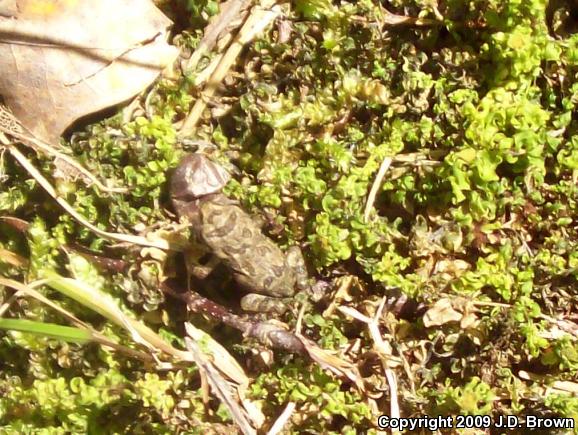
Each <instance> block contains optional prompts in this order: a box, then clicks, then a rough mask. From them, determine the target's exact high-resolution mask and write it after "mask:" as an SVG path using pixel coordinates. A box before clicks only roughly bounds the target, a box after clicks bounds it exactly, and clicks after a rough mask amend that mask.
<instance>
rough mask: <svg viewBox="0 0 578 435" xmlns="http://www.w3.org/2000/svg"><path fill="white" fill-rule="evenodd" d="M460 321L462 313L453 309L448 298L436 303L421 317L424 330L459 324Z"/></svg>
mask: <svg viewBox="0 0 578 435" xmlns="http://www.w3.org/2000/svg"><path fill="white" fill-rule="evenodd" d="M460 320H462V313H460V312H458V311H456V310H455V309H454V308H453V306H452V302H451V301H450V299H448V298H443V299H440V300H439V301H437V302H436V303H435V304H434V306H433V307H431V308H430V309H429V310H427V311H426V313H425V314H424V316H423V324H424V325H425V327H426V328H429V327H430V326H440V325H444V324H446V323H449V322H459V321H460Z"/></svg>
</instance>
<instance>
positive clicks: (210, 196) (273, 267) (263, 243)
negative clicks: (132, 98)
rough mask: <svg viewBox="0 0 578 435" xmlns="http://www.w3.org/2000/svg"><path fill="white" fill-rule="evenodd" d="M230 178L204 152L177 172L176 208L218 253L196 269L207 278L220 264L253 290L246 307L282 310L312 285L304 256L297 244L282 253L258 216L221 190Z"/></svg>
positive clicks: (201, 240)
mask: <svg viewBox="0 0 578 435" xmlns="http://www.w3.org/2000/svg"><path fill="white" fill-rule="evenodd" d="M229 178H230V176H229V174H228V173H227V172H226V171H225V170H224V169H223V168H222V167H220V166H219V165H217V164H215V163H214V162H212V161H211V160H210V159H209V158H208V157H206V156H203V155H201V154H189V155H187V156H185V157H184V158H183V159H182V161H181V162H180V164H179V165H178V167H177V168H176V170H175V172H174V174H173V177H172V180H171V186H170V194H171V198H172V202H173V205H174V208H175V211H176V212H177V214H178V216H179V218H181V219H182V218H186V219H187V220H188V221H189V222H190V223H191V227H192V232H193V234H194V237H195V239H196V240H197V242H199V244H200V245H201V246H203V247H204V248H205V249H206V250H207V251H208V252H209V253H210V254H212V256H213V258H212V260H211V261H210V262H209V263H208V264H207V265H205V266H199V265H197V266H195V267H194V268H193V270H192V272H193V274H194V275H195V276H197V277H200V278H202V277H205V276H207V275H208V273H210V271H211V270H212V269H213V268H214V267H215V266H216V265H217V264H218V263H219V262H220V263H222V264H224V265H225V266H226V267H227V269H228V270H230V271H231V273H232V276H233V278H234V279H235V281H236V282H237V283H238V284H239V285H240V286H241V287H242V288H243V289H245V290H246V291H247V292H249V294H247V295H245V296H244V297H243V298H242V299H241V308H242V309H243V310H245V311H250V312H273V311H274V312H278V313H282V312H284V311H286V306H287V302H288V299H289V298H292V296H294V294H295V293H296V291H297V290H308V289H309V283H308V277H307V270H306V268H305V262H304V259H303V255H302V253H301V250H300V249H299V248H298V247H297V246H294V247H291V248H290V249H289V250H288V251H287V252H286V253H284V252H283V251H281V249H280V248H279V247H278V246H277V245H276V244H275V243H274V242H273V241H272V240H271V239H269V238H268V237H266V236H265V235H264V234H263V233H262V232H261V228H260V227H259V225H258V224H257V222H256V220H255V219H254V218H253V217H251V216H250V215H249V214H248V213H246V212H245V211H244V210H243V209H242V208H241V207H240V206H239V204H238V203H237V202H236V201H233V200H231V199H229V198H228V197H227V196H225V195H224V194H223V193H221V190H222V188H223V187H224V186H225V184H227V182H228V180H229Z"/></svg>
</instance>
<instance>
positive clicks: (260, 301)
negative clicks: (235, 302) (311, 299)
mask: <svg viewBox="0 0 578 435" xmlns="http://www.w3.org/2000/svg"><path fill="white" fill-rule="evenodd" d="M241 308H242V309H243V311H246V312H249V313H276V314H283V313H284V312H285V311H287V309H288V305H287V301H286V300H283V299H282V298H276V297H271V296H265V295H260V294H257V293H249V294H247V295H245V296H243V297H242V298H241Z"/></svg>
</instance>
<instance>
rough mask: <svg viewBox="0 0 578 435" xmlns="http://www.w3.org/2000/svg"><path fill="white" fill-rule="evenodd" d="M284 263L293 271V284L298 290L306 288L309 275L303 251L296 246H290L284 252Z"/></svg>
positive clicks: (308, 285) (307, 287)
mask: <svg viewBox="0 0 578 435" xmlns="http://www.w3.org/2000/svg"><path fill="white" fill-rule="evenodd" d="M285 264H286V265H287V267H289V268H291V269H292V270H293V271H294V273H295V285H296V287H297V288H298V289H299V290H307V289H309V287H310V284H309V275H308V274H307V267H306V266H305V259H304V258H303V252H301V249H299V247H298V246H291V247H290V248H289V249H288V250H287V252H286V254H285Z"/></svg>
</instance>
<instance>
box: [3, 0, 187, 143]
mask: <svg viewBox="0 0 578 435" xmlns="http://www.w3.org/2000/svg"><path fill="white" fill-rule="evenodd" d="M4 3H6V2H2V9H1V10H0V12H1V14H0V41H1V42H2V43H1V44H0V71H2V74H0V95H2V97H3V98H4V103H5V104H6V106H8V107H9V108H10V109H11V110H12V112H13V113H14V115H15V116H16V117H17V118H18V119H19V121H20V122H21V123H22V125H23V126H24V127H26V128H27V129H28V130H30V131H31V132H32V133H33V134H34V135H35V136H36V137H38V138H40V139H43V140H45V141H47V142H49V143H55V142H56V141H57V140H58V138H59V136H60V135H61V134H62V132H63V131H64V130H65V129H66V128H67V127H68V126H69V125H70V124H71V123H73V122H74V121H75V120H77V119H79V118H81V117H83V116H86V115H88V114H91V113H94V112H98V111H99V110H102V109H104V108H107V107H110V106H113V105H116V104H119V103H121V102H123V101H126V100H128V99H130V98H132V97H133V96H134V95H136V94H137V93H139V92H140V91H142V90H143V89H144V88H146V87H147V86H148V85H149V84H150V83H151V82H152V81H153V80H154V79H155V78H156V77H157V76H158V74H159V73H160V72H161V71H162V69H163V68H164V67H165V66H166V65H167V64H169V63H170V62H172V61H173V60H174V59H175V58H176V56H177V49H176V48H175V47H173V46H171V45H169V44H168V43H167V42H166V39H167V31H168V28H169V27H170V25H171V21H170V20H169V19H168V18H167V17H165V16H164V15H163V14H162V13H161V12H160V10H158V9H157V8H156V7H155V6H154V4H153V3H152V2H151V1H150V0H126V1H122V2H119V1H116V0H99V1H71V0H68V1H64V0H15V1H12V2H10V3H11V4H13V6H15V7H9V5H8V4H6V5H5V4H4ZM111 11H114V13H111Z"/></svg>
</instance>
